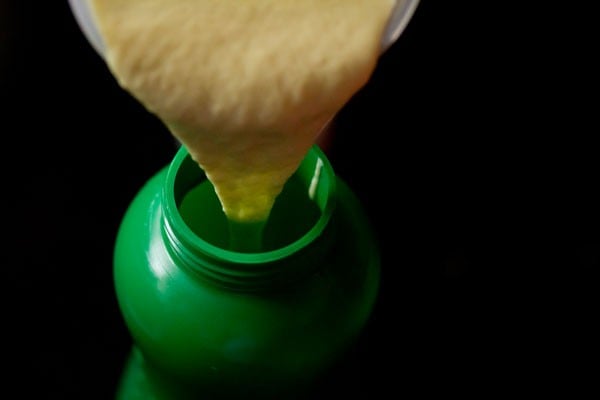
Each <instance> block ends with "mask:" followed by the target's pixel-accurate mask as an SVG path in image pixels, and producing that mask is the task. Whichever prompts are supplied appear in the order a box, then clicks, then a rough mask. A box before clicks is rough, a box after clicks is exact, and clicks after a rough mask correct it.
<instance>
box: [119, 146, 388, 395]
mask: <svg viewBox="0 0 600 400" xmlns="http://www.w3.org/2000/svg"><path fill="white" fill-rule="evenodd" d="M324 162H325V163H327V160H326V159H325V156H324V155H323V153H322V152H320V150H319V149H318V148H316V147H315V148H313V149H311V151H310V153H309V154H308V155H307V158H306V159H305V161H304V162H303V164H302V166H301V168H300V169H299V172H297V175H298V177H296V178H297V179H296V178H294V180H293V183H292V184H291V186H290V187H286V188H284V192H282V195H281V196H280V198H278V200H277V202H280V205H277V204H276V206H275V207H278V209H279V210H280V211H277V210H275V208H274V213H275V214H274V215H273V216H272V217H273V224H272V226H267V227H266V228H265V251H264V252H257V253H248V254H238V253H236V252H232V251H228V250H226V249H223V247H224V246H225V237H226V235H227V229H226V228H225V227H223V224H224V223H225V222H224V221H225V219H223V215H222V214H220V210H218V203H215V198H214V193H213V192H211V188H210V187H208V188H207V187H206V178H205V177H204V178H203V177H202V172H201V171H200V170H199V169H198V168H197V166H196V165H195V164H194V163H193V162H190V159H189V155H187V153H186V152H185V150H184V149H180V151H179V153H178V155H177V156H176V157H175V159H174V161H173V163H172V164H171V165H170V166H168V167H165V169H163V170H162V171H160V172H159V173H157V174H156V175H155V176H154V177H152V178H151V179H150V180H149V181H148V182H147V183H146V184H145V186H144V187H143V188H142V189H141V190H140V192H139V193H138V194H137V196H136V197H135V198H134V200H133V202H132V203H131V205H130V207H129V209H128V210H127V212H126V214H125V216H124V218H123V221H122V224H121V227H120V230H119V233H118V236H117V242H116V245H115V257H114V279H115V287H116V293H117V298H118V301H119V305H120V308H121V311H122V314H123V317H124V320H125V322H126V324H127V327H128V329H129V331H130V332H131V335H132V338H133V341H134V349H133V350H132V355H131V358H130V361H129V364H128V366H127V367H126V369H125V371H124V375H123V380H122V383H121V387H120V388H119V392H118V397H119V398H122V399H136V398H157V399H159V398H170V399H177V398H182V399H183V398H198V397H201V398H208V399H213V398H214V399H235V398H247V399H251V398H257V399H259V398H260V399H269V398H277V399H285V398H298V397H300V393H303V392H304V391H306V390H310V385H311V382H312V381H313V380H314V379H315V378H318V377H319V376H320V375H321V374H323V373H325V372H326V371H327V369H328V368H330V367H331V366H332V365H333V364H334V363H335V362H336V360H337V359H338V358H339V357H340V356H341V355H342V354H343V352H344V351H345V350H346V349H347V348H348V347H349V346H350V345H351V344H352V343H353V341H354V340H355V339H356V337H357V336H358V335H359V334H360V332H361V329H362V328H363V327H364V325H365V323H366V321H367V320H368V317H369V315H370V313H371V310H372V307H373V305H374V302H375V299H376V296H377V291H378V285H379V255H378V250H377V245H376V243H375V240H374V237H373V235H372V232H371V230H370V227H369V224H368V221H367V219H366V217H365V215H364V214H363V212H362V210H361V208H360V204H359V202H358V200H357V199H356V197H355V196H354V194H353V193H352V192H351V191H350V190H349V188H348V187H347V186H346V185H345V184H344V183H343V182H342V181H341V180H339V178H337V177H336V176H335V174H333V172H332V170H331V169H327V168H323V163H324ZM319 165H320V167H319ZM327 174H328V175H329V176H325V175H327ZM291 181H292V180H291ZM315 182H316V183H315ZM201 185H205V186H204V189H202V187H201ZM315 185H316V186H319V187H317V188H316V189H315V187H316V186H315ZM333 188H335V189H333ZM311 204H312V205H311ZM315 204H316V207H314V205H315ZM306 207H309V208H310V207H312V208H313V209H312V210H308V211H307V210H304V208H306ZM206 210H208V211H206ZM315 210H316V211H315ZM291 215H294V217H292V216H291ZM289 218H291V219H292V220H293V219H294V218H296V220H295V221H292V222H290V221H289ZM269 223H271V221H269ZM182 232H183V233H182ZM215 232H217V233H215ZM290 232H291V233H290ZM203 237H204V238H203ZM190 249H191V250H190Z"/></svg>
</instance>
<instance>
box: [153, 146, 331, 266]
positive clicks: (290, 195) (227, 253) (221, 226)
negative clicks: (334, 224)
mask: <svg viewBox="0 0 600 400" xmlns="http://www.w3.org/2000/svg"><path fill="white" fill-rule="evenodd" d="M335 182H336V178H335V174H334V171H333V168H332V167H331V165H330V163H329V161H328V159H327V157H326V156H325V154H324V153H323V152H322V151H321V149H320V148H319V147H318V146H317V145H314V146H313V147H311V149H309V151H308V152H307V154H306V156H305V158H304V159H303V161H302V162H301V163H300V166H299V167H298V169H297V170H296V172H295V173H294V174H293V175H292V176H291V177H290V179H289V180H288V182H287V183H286V185H285V187H284V189H283V190H282V192H281V194H280V195H279V196H278V197H277V199H276V201H275V204H274V206H273V209H272V210H271V215H270V217H269V219H268V220H267V222H266V225H265V228H264V237H263V243H264V246H263V247H262V248H261V249H260V250H259V251H255V252H240V251H234V250H231V249H229V248H228V242H229V237H228V235H229V229H228V221H227V218H226V217H225V215H224V213H223V211H222V209H221V205H220V203H219V200H218V198H217V197H216V194H215V193H214V188H213V187H212V184H211V183H210V181H209V180H208V178H207V177H206V174H205V173H204V171H203V170H202V169H201V168H200V167H199V166H198V164H197V163H196V162H195V161H194V160H193V159H192V158H191V156H190V155H189V153H188V151H187V149H186V148H185V147H184V146H182V147H180V149H179V151H178V152H177V154H176V155H175V157H174V159H173V161H172V162H171V165H170V166H169V170H168V172H167V178H166V184H165V186H164V190H163V193H162V195H163V204H164V212H165V214H167V215H166V216H167V218H166V221H168V223H167V224H166V226H165V230H166V234H167V235H168V236H169V237H170V238H171V240H172V241H173V240H174V241H175V242H178V243H181V246H180V247H181V248H185V249H189V251H191V253H192V254H189V256H193V254H194V253H195V254H201V255H204V256H209V257H211V258H212V259H213V260H217V261H221V262H226V263H228V264H230V263H234V264H256V265H258V264H260V265H264V264H265V263H271V262H276V261H278V260H281V259H284V258H286V257H289V256H290V255H293V254H296V253H298V252H300V251H301V250H302V249H303V248H305V247H307V246H308V245H310V244H311V243H313V242H314V241H315V240H317V239H318V238H319V237H320V236H321V235H322V233H323V231H324V230H325V228H326V227H327V225H328V224H329V220H330V219H331V216H332V214H333V211H334V208H335Z"/></svg>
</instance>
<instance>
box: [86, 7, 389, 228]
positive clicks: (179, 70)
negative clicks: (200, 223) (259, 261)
mask: <svg viewBox="0 0 600 400" xmlns="http://www.w3.org/2000/svg"><path fill="white" fill-rule="evenodd" d="M394 3H395V2H394V0H90V5H91V6H92V11H93V13H94V15H95V19H96V22H97V25H98V28H99V30H100V32H101V34H102V37H103V39H104V43H105V47H106V52H105V58H106V61H107V63H108V66H109V68H110V69H111V71H112V73H113V74H114V76H115V77H116V79H117V80H118V82H119V84H120V85H121V86H122V87H123V88H124V89H126V90H127V91H129V92H130V93H131V94H132V95H133V96H135V97H136V98H137V99H138V100H139V101H140V102H141V103H142V104H143V105H144V106H145V107H146V108H147V109H148V110H149V111H150V112H152V113H154V114H156V115H157V116H158V117H159V118H160V119H161V120H162V121H163V122H164V123H165V125H166V126H167V127H168V128H169V130H170V131H171V133H172V134H173V135H174V136H175V137H176V138H178V139H179V141H180V142H181V143H182V144H183V145H184V146H185V147H186V148H187V149H188V151H189V153H190V155H191V156H192V158H193V159H194V160H195V161H196V162H197V163H198V164H199V165H200V167H201V168H202V169H203V170H204V171H205V172H206V174H207V177H208V179H209V180H210V181H211V182H212V183H213V185H214V186H215V190H216V192H217V195H218V197H219V200H220V202H221V204H222V206H223V210H224V212H225V214H226V215H227V217H228V218H229V219H231V220H234V221H241V222H252V221H262V220H266V219H267V218H268V215H269V212H270V210H271V208H272V206H273V203H274V201H275V198H276V197H277V195H278V194H279V193H280V191H281V190H282V188H283V185H284V184H285V183H286V181H287V180H288V178H289V177H290V176H291V175H292V174H293V173H294V172H295V170H296V169H297V168H298V166H299V164H300V162H301V161H302V159H303V158H304V156H305V155H306V152H307V151H308V149H309V148H310V146H311V145H312V144H313V143H314V140H315V139H316V137H317V135H318V134H319V132H320V131H321V130H322V129H323V127H324V126H325V125H326V124H327V123H328V122H329V120H330V119H331V118H332V117H333V116H334V115H335V114H336V113H337V112H338V111H339V110H340V109H341V108H342V107H343V106H344V104H345V103H346V102H347V101H348V100H349V99H350V97H351V96H352V95H354V94H355V93H356V92H357V91H358V90H359V89H360V88H361V87H362V86H363V85H364V84H365V83H366V82H367V81H368V79H369V78H370V75H371V73H372V72H373V70H374V68H375V65H376V62H377V59H378V57H379V52H380V40H381V36H382V33H383V30H384V28H385V25H386V23H387V20H388V17H389V15H390V12H391V9H392V7H393V6H394Z"/></svg>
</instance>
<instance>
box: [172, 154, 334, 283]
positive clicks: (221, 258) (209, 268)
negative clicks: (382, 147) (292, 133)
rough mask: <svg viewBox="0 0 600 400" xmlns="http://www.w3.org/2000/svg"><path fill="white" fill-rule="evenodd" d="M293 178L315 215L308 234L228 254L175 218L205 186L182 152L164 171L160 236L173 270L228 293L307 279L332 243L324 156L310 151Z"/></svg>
mask: <svg viewBox="0 0 600 400" xmlns="http://www.w3.org/2000/svg"><path fill="white" fill-rule="evenodd" d="M293 178H294V179H295V181H296V182H299V183H300V186H301V189H302V191H301V192H300V193H302V195H303V196H306V199H305V200H306V201H307V202H312V203H314V205H316V206H317V209H318V214H317V216H316V217H315V218H314V221H311V225H310V227H309V228H308V230H307V231H306V232H304V233H303V234H301V235H300V236H299V237H297V238H294V240H291V241H290V242H289V243H286V244H284V245H282V246H281V247H278V248H275V249H269V250H267V251H262V252H253V253H245V252H237V251H232V250H229V249H226V248H223V247H220V246H217V245H215V244H214V243H210V242H209V241H207V240H205V238H203V237H201V236H200V235H199V234H197V233H196V232H194V231H193V230H192V229H191V228H190V225H189V224H188V223H187V222H186V221H185V220H184V217H183V215H182V213H181V212H180V206H181V204H182V201H183V199H184V197H185V196H186V195H187V194H188V193H189V192H190V191H191V190H192V189H193V188H195V187H197V186H198V185H200V184H201V183H202V182H204V181H206V180H207V177H206V175H205V174H204V171H202V169H201V168H199V166H198V164H197V163H196V162H195V161H194V160H193V159H192V158H191V157H190V155H189V153H188V152H187V150H186V149H185V147H183V146H182V147H181V148H180V149H179V151H178V152H177V154H176V155H175V157H174V159H173V161H172V162H171V165H170V166H169V169H168V172H167V176H166V181H165V184H164V187H163V193H162V200H161V201H162V213H163V219H162V222H163V224H162V228H163V229H162V234H163V238H164V239H165V243H166V244H167V248H168V250H169V252H170V253H171V255H172V256H173V257H174V258H175V259H176V260H177V263H178V265H180V266H182V267H184V268H186V269H188V270H189V271H192V272H193V273H194V274H195V275H196V276H198V277H199V278H201V279H204V280H207V281H209V282H211V283H213V284H215V285H218V286H220V287H224V288H229V289H232V290H240V291H256V290H264V289H269V288H274V287H278V286H281V285H286V284H290V283H293V282H295V281H297V280H299V279H302V278H304V277H306V276H308V275H310V274H311V273H313V272H315V269H316V268H318V267H319V265H321V264H322V258H323V256H324V254H325V253H326V251H327V250H328V248H329V247H330V245H331V243H332V241H333V238H332V236H333V235H332V232H331V231H332V229H331V225H332V224H331V219H332V216H333V212H334V209H335V203H336V195H335V192H336V191H335V184H336V177H335V173H334V171H333V168H332V167H331V165H330V163H329V161H328V160H327V158H326V156H325V154H324V153H323V152H322V151H321V150H320V149H319V148H318V147H317V146H316V145H315V146H313V147H312V148H311V149H310V150H309V152H308V153H307V155H306V156H305V158H304V160H303V161H302V163H301V164H300V166H299V168H298V170H297V171H296V172H295V174H294V176H293ZM284 190H285V189H284ZM277 201H279V199H278V200H277ZM296 205H297V204H296ZM283 206H284V207H285V204H284V205H283ZM311 206H312V204H311ZM295 211H296V210H294V209H290V210H289V212H290V213H293V212H295ZM199 212H201V210H199ZM284 222H285V221H284Z"/></svg>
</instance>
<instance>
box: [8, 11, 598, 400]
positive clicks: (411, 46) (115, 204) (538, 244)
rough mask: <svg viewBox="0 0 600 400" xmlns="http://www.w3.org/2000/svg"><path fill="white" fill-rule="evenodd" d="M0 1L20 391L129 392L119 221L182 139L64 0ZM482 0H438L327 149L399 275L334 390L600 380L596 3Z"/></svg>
mask: <svg viewBox="0 0 600 400" xmlns="http://www.w3.org/2000/svg"><path fill="white" fill-rule="evenodd" d="M0 1H1V3H0V40H1V41H0V57H1V58H0V102H1V103H0V105H1V107H2V108H1V110H0V132H1V134H2V136H1V138H2V147H1V149H2V164H3V168H2V171H3V174H2V176H3V180H2V196H1V197H2V211H3V212H2V219H3V222H4V223H3V231H4V239H3V240H2V243H3V247H4V249H3V251H2V254H3V262H2V264H1V265H2V283H3V285H2V288H3V290H2V292H3V295H4V296H5V297H6V300H5V301H4V302H3V305H4V307H3V311H4V315H5V317H4V318H3V321H4V323H3V331H4V332H5V334H6V335H5V337H6V338H5V339H4V341H3V344H4V346H3V347H4V350H3V351H4V353H5V355H6V356H7V357H5V358H4V360H5V368H7V369H8V370H9V372H10V374H9V375H8V377H6V375H5V377H6V380H7V383H8V384H14V385H15V389H16V390H17V391H18V392H17V393H19V394H21V395H22V396H18V397H19V398H21V397H30V396H31V395H33V394H34V393H38V392H40V391H41V392H43V393H44V395H43V398H57V399H71V398H72V399H96V398H97V399H109V398H111V396H112V393H113V391H114V387H115V384H116V382H117V380H118V377H119V374H120V368H121V366H122V363H123V361H124V359H125V356H126V354H127V351H128V349H129V346H130V338H129V336H128V333H127V331H126V329H125V327H124V325H123V322H122V320H121V317H120V314H119V310H118V308H117V304H116V299H115V295H114V291H113V287H112V275H111V274H112V270H111V258H112V248H113V244H114V238H115V233H116V229H117V227H118V224H119V222H120V219H121V217H122V215H123V213H124V211H125V208H126V207H127V205H128V204H129V202H130V201H131V200H132V198H133V196H134V195H135V193H136V192H137V190H138V189H139V188H140V187H141V185H142V184H143V183H144V182H145V181H146V180H147V179H148V178H149V177H150V176H151V175H152V174H154V173H155V172H156V171H157V170H158V169H159V168H161V167H162V166H164V165H166V164H167V163H168V162H169V161H170V159H171V157H172V156H173V155H174V152H175V150H176V143H175V141H174V140H173V138H172V136H171V135H170V133H168V132H167V131H166V130H165V128H164V127H163V126H162V125H161V123H160V122H159V121H158V120H157V119H156V118H154V117H153V116H152V115H150V114H149V113H147V112H146V111H145V110H144V109H143V108H142V107H141V106H140V105H139V104H138V103H137V102H136V101H135V100H134V99H133V98H132V97H131V96H129V95H128V94H126V93H125V92H124V91H122V90H121V89H120V88H119V87H118V85H117V84H116V82H115V81H114V79H113V77H112V76H111V75H110V73H109V72H108V70H107V68H106V67H105V65H104V63H103V61H102V60H101V58H100V57H99V56H98V55H96V54H95V53H94V51H93V50H92V48H91V46H90V45H89V44H88V43H87V42H86V41H85V39H84V37H83V35H82V34H81V32H80V31H79V29H78V27H77V25H76V23H75V21H74V19H73V17H72V15H71V13H70V11H69V8H68V6H67V2H66V1H42V2H23V1H21V2H19V1H17V0H0ZM481 3H489V2H475V1H473V2H450V1H436V0H422V2H421V5H420V6H419V8H418V10H417V12H416V14H415V16H414V18H413V20H412V21H411V23H410V24H409V26H408V27H407V29H406V30H405V32H404V33H403V35H402V36H401V38H400V40H399V41H398V42H397V43H396V44H395V45H394V46H393V47H392V48H391V49H390V50H389V51H388V52H387V53H386V54H384V55H383V56H382V58H381V61H380V64H379V65H378V67H377V69H376V71H375V73H374V75H373V77H372V80H371V81H370V82H369V84H368V85H367V86H366V87H365V88H364V89H363V90H362V91H360V92H359V93H357V95H356V96H355V97H354V98H353V99H352V100H351V101H350V102H349V103H348V104H347V106H346V107H345V108H344V109H343V110H341V112H340V114H339V115H338V117H337V119H336V121H335V124H334V130H333V133H334V136H333V137H332V138H333V140H332V142H331V143H330V145H329V146H328V147H327V152H328V155H329V157H330V160H331V162H332V164H333V166H334V168H335V169H336V171H337V172H338V174H339V175H340V177H342V178H343V179H344V180H346V182H348V183H349V184H350V186H351V187H352V188H353V189H354V190H355V192H356V194H357V195H358V196H359V198H360V199H361V200H362V202H363V204H364V206H365V211H366V212H367V214H368V216H369V217H370V219H371V221H372V223H373V227H374V229H375V233H376V235H377V237H378V240H379V243H380V244H381V252H382V258H383V264H382V273H383V275H382V286H381V292H380V296H379V300H378V303H377V305H376V308H375V310H374V314H373V318H372V319H371V321H370V323H369V325H368V326H367V329H366V330H365V334H364V336H363V337H362V338H361V340H360V341H359V343H358V344H357V346H356V349H355V350H354V351H353V353H352V354H351V355H350V356H349V358H348V359H347V360H344V362H343V363H342V365H340V369H339V370H338V371H337V372H336V373H335V374H333V376H331V377H330V379H328V380H327V381H326V382H324V385H323V390H322V393H323V397H327V396H329V395H333V394H336V395H337V396H346V395H349V394H356V395H358V396H363V397H366V398H389V397H401V396H410V395H411V394H412V393H415V392H416V393H418V396H412V397H409V398H415V397H424V396H427V395H444V396H445V395H460V396H474V397H478V398H481V397H489V396H491V395H496V394H504V395H511V396H512V395H516V394H525V395H535V394H539V393H540V392H545V393H557V392H560V391H564V393H568V394H569V395H570V396H573V395H575V391H581V390H584V389H586V388H590V387H592V386H591V384H592V376H593V375H592V369H591V368H590V367H588V366H589V364H588V363H591V362H594V363H595V362H596V361H597V358H595V356H594V354H595V351H596V350H595V346H596V343H597V336H596V331H595V330H594V329H595V328H594V326H595V324H594V321H595V320H597V317H598V312H597V310H598V309H597V306H596V305H595V303H594V301H595V298H596V296H595V292H596V290H597V283H598V281H597V280H596V278H595V275H596V274H597V270H598V265H599V255H600V246H599V243H600V234H599V230H598V223H599V222H600V212H599V210H598V209H599V207H598V205H599V204H600V203H599V199H600V197H599V195H598V194H597V191H598V190H597V189H598V175H599V173H600V161H599V160H600V158H599V157H598V156H597V154H596V153H597V152H598V150H597V149H598V148H597V146H596V145H595V141H596V140H595V136H597V135H598V132H599V130H598V123H597V117H598V97H597V93H598V91H597V71H598V69H597V68H596V66H595V65H593V63H594V62H595V61H594V60H595V59H594V51H595V50H597V41H596V40H595V39H593V38H595V37H597V35H595V33H596V32H595V28H594V24H593V23H592V22H591V21H590V19H591V15H592V14H591V13H590V12H589V11H587V10H582V9H578V8H576V6H574V5H571V6H570V7H571V8H567V9H565V7H566V6H565V5H564V4H563V5H562V6H561V8H558V7H555V6H554V5H553V3H552V2H543V4H540V5H539V7H538V8H536V6H535V2H529V6H531V7H530V8H529V7H528V9H526V8H525V6H524V5H522V4H519V5H518V6H515V5H513V4H510V5H509V4H507V3H506V2H505V3H498V2H493V3H497V4H491V5H490V4H487V5H484V4H481ZM507 7H517V8H516V9H509V8H507ZM596 52H597V51H596ZM388 392H389V394H386V395H384V393H388Z"/></svg>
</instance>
